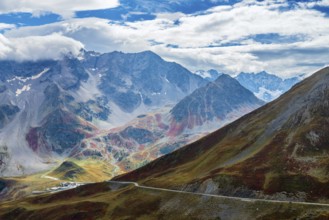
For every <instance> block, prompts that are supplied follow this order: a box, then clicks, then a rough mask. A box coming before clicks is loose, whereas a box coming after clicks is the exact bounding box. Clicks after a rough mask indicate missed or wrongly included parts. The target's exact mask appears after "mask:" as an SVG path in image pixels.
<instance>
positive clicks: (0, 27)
mask: <svg viewBox="0 0 329 220" xmlns="http://www.w3.org/2000/svg"><path fill="white" fill-rule="evenodd" d="M15 27H16V26H15V25H14V24H6V23H0V30H4V29H12V28H15Z"/></svg>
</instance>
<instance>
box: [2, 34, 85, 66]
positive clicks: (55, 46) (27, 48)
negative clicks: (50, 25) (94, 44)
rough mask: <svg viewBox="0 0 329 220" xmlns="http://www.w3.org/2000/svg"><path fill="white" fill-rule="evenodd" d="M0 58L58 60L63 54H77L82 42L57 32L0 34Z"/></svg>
mask: <svg viewBox="0 0 329 220" xmlns="http://www.w3.org/2000/svg"><path fill="white" fill-rule="evenodd" d="M0 48H1V50H0V60H15V61H26V60H28V61H36V60H45V59H54V60H59V59H61V58H62V57H63V56H64V55H73V56H77V55H79V53H80V50H81V49H82V48H83V45H82V43H80V42H78V41H76V40H73V39H71V38H68V37H65V36H61V35H59V34H51V35H47V36H30V37H22V38H7V37H5V36H3V35H2V34H0Z"/></svg>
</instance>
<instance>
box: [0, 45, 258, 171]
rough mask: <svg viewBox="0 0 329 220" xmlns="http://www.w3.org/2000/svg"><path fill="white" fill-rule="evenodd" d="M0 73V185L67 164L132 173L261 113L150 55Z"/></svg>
mask: <svg viewBox="0 0 329 220" xmlns="http://www.w3.org/2000/svg"><path fill="white" fill-rule="evenodd" d="M0 71H1V82H0V92H1V93H0V146H1V155H2V156H1V161H2V162H1V164H0V172H1V174H0V175H1V176H15V175H22V174H31V173H34V172H37V171H41V170H47V169H51V168H52V167H54V166H56V165H58V162H59V161H63V160H65V159H66V158H74V159H80V160H85V159H88V158H93V159H95V160H106V161H107V162H108V164H110V165H113V168H110V171H109V172H110V173H111V172H112V175H115V174H118V173H121V172H126V171H130V170H132V169H135V168H137V167H139V166H141V165H143V164H145V163H147V162H149V161H151V160H153V159H155V158H157V157H159V156H161V155H163V154H166V153H169V152H172V151H173V150H175V149H178V148H179V147H181V146H183V145H185V144H187V143H190V142H192V141H194V140H196V139H198V138H200V137H202V136H204V135H206V134H207V133H209V132H211V131H213V130H215V129H218V128H219V127H221V126H223V125H225V124H226V123H228V122H231V121H233V120H235V119H237V118H238V117H240V116H242V115H244V114H246V113H248V112H250V111H252V110H254V109H255V108H258V107H259V106H261V105H262V104H263V102H262V101H260V100H258V99H257V98H256V97H254V95H253V94H252V93H251V92H250V91H248V90H247V89H245V88H244V87H242V86H241V85H240V84H239V83H238V82H237V81H236V80H234V79H233V78H231V77H229V76H228V75H222V76H220V77H219V78H218V79H217V80H216V81H214V82H208V81H207V80H205V79H203V78H202V77H200V76H198V75H195V74H192V73H191V72H190V71H188V70H187V69H186V68H184V67H182V66H181V65H179V64H177V63H173V62H167V61H165V60H163V59H162V58H161V57H159V56H158V55H157V54H155V53H153V52H151V51H145V52H141V53H128V54H125V53H122V52H112V53H105V54H100V53H96V52H92V51H82V53H81V55H80V56H79V57H77V58H74V57H70V56H66V57H64V58H63V59H61V60H57V61H56V60H48V61H47V60H46V61H35V62H21V63H18V62H14V61H1V62H0ZM113 170H114V171H113Z"/></svg>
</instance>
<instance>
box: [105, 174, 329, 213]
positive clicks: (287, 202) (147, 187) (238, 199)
mask: <svg viewBox="0 0 329 220" xmlns="http://www.w3.org/2000/svg"><path fill="white" fill-rule="evenodd" d="M107 182H108V183H114V184H122V185H134V186H135V187H137V188H141V189H150V190H157V191H165V192H174V193H183V194H192V195H197V196H208V197H216V198H223V199H231V200H236V201H240V202H268V203H281V204H282V203H285V204H298V205H311V206H322V207H323V206H324V207H329V204H327V203H313V202H296V201H281V200H268V199H255V198H240V197H232V196H222V195H214V194H207V193H197V192H187V191H182V190H174V189H165V188H158V187H152V186H141V185H139V184H138V183H136V182H125V181H112V180H109V181H107Z"/></svg>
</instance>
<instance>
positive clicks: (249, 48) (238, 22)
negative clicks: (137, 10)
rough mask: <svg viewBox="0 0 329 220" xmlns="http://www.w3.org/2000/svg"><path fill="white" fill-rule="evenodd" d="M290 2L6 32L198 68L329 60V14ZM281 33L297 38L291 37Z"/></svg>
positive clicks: (312, 66) (284, 67)
mask: <svg viewBox="0 0 329 220" xmlns="http://www.w3.org/2000/svg"><path fill="white" fill-rule="evenodd" d="M286 6H287V3H286V1H284V0H266V1H262V2H260V1H255V0H246V1H243V2H241V3H238V4H236V5H233V6H219V7H215V8H212V9H210V10H208V11H207V12H206V13H203V14H197V15H185V14H182V13H173V14H158V16H157V18H156V19H154V20H148V21H138V22H126V23H125V24H121V23H114V22H110V21H108V20H106V19H98V18H87V19H70V20H66V21H62V22H57V23H53V24H48V25H43V26H38V27H22V28H17V29H13V30H10V31H7V32H5V36H7V37H11V38H12V37H27V36H47V35H49V34H52V33H57V34H60V35H64V36H67V37H69V38H72V39H75V40H77V41H80V42H82V43H83V44H84V45H85V48H86V49H87V50H96V51H100V52H107V51H113V50H120V51H124V52H138V51H142V50H153V51H155V52H157V53H158V54H159V55H161V56H163V57H164V58H166V59H168V60H172V61H176V62H179V63H181V64H183V65H185V66H186V67H187V68H189V69H190V70H192V71H194V70H198V69H210V68H215V69H218V70H219V71H223V72H226V73H231V74H236V73H238V72H240V71H245V72H256V71H261V70H267V71H270V72H273V73H277V74H279V75H285V76H288V75H289V76H290V75H294V74H300V73H309V72H312V71H314V70H316V69H318V68H319V66H321V65H323V63H325V62H326V60H329V47H328V45H329V38H328V37H326V36H329V18H328V17H326V16H325V15H324V14H323V13H321V12H319V11H316V10H313V9H310V8H305V7H299V8H298V7H296V8H293V9H289V10H288V9H286V10H281V9H282V7H283V8H284V7H286ZM177 19H178V20H179V22H178V23H177ZM266 34H275V35H274V37H272V39H271V40H272V42H269V43H261V42H257V41H256V40H257V39H256V40H255V39H254V38H253V37H254V36H256V35H266ZM280 37H284V39H290V38H292V37H293V38H296V39H295V40H291V41H287V42H285V41H284V40H283V41H280V40H279V38H280ZM168 45H173V46H174V47H175V46H177V47H178V48H173V47H168ZM210 45H212V46H215V47H209V46H210Z"/></svg>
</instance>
